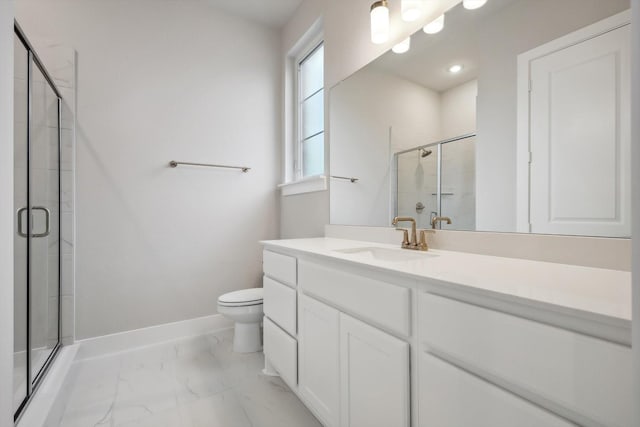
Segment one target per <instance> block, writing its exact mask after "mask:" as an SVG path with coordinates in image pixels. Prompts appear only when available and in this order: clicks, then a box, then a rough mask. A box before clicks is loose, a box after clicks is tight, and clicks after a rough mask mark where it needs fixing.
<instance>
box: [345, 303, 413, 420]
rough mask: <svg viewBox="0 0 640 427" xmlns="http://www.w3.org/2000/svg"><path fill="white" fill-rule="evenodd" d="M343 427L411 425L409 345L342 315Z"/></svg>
mask: <svg viewBox="0 0 640 427" xmlns="http://www.w3.org/2000/svg"><path fill="white" fill-rule="evenodd" d="M340 369H341V375H340V396H341V411H340V413H341V415H340V419H341V424H340V425H341V426H342V427H389V426H394V427H408V426H409V423H410V420H409V413H410V411H409V404H410V402H409V399H410V397H409V344H407V343H406V342H404V341H401V340H399V339H397V338H395V337H392V336H391V335H389V334H387V333H385V332H382V331H380V330H379V329H376V328H374V327H372V326H369V325H367V324H366V323H363V322H361V321H359V320H356V319H354V318H352V317H350V316H347V315H346V314H340Z"/></svg>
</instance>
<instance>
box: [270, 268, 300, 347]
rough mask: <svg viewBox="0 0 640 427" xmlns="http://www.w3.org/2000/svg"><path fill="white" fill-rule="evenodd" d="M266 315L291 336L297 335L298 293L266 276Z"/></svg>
mask: <svg viewBox="0 0 640 427" xmlns="http://www.w3.org/2000/svg"><path fill="white" fill-rule="evenodd" d="M262 285H263V288H264V314H265V315H266V316H268V317H269V319H271V320H273V321H274V322H275V323H276V324H277V325H278V326H280V327H281V328H282V329H284V330H285V331H287V332H288V333H289V334H290V335H293V336H295V335H296V291H295V289H291V288H290V287H288V286H285V285H283V284H282V283H279V282H276V281H275V280H273V279H270V278H268V277H267V276H264V278H263V280H262Z"/></svg>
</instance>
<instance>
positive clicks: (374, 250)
mask: <svg viewBox="0 0 640 427" xmlns="http://www.w3.org/2000/svg"><path fill="white" fill-rule="evenodd" d="M263 244H264V247H265V249H264V313H265V318H264V353H265V359H266V365H267V366H266V371H267V372H268V371H270V370H275V372H277V373H278V374H279V375H280V376H281V377H282V379H283V380H284V381H285V382H286V383H287V384H288V385H289V387H290V388H291V389H292V390H293V391H294V392H295V393H296V394H297V395H298V396H299V397H300V399H301V400H302V401H303V402H304V403H305V405H307V407H308V408H309V409H310V410H311V411H312V412H313V413H314V414H315V415H316V416H317V417H318V419H319V420H320V421H321V422H322V423H323V424H324V425H326V426H328V427H337V426H341V427H376V426H380V427H390V426H393V427H405V426H421V427H422V426H424V427H427V426H437V427H453V426H473V427H515V426H517V427H523V426H531V427H543V426H544V427H546V426H575V425H580V426H593V427H596V426H612V427H613V426H616V427H631V426H632V421H631V412H632V404H633V402H632V401H631V396H632V393H631V388H632V383H631V377H630V375H629V373H630V371H631V363H632V359H631V357H632V356H631V348H630V341H631V332H630V331H631V307H630V301H631V283H630V282H631V278H630V273H628V272H623V271H616V270H606V269H597V268H590V267H580V266H572V265H564V264H554V263H546V262H538V261H529V260H521V259H512V258H501V257H493V256H485V255H475V254H468V253H462V252H450V251H440V250H433V251H428V252H423V253H420V252H418V251H409V250H403V249H399V248H398V247H397V246H394V245H385V244H377V243H370V242H361V241H352V240H342V239H333V238H317V239H295V240H279V241H266V242H263Z"/></svg>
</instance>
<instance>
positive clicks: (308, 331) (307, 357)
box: [298, 295, 340, 427]
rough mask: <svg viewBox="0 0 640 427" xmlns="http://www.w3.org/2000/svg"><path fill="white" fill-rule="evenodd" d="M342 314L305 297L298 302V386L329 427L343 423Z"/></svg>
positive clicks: (308, 404) (302, 296) (315, 411)
mask: <svg viewBox="0 0 640 427" xmlns="http://www.w3.org/2000/svg"><path fill="white" fill-rule="evenodd" d="M339 322H340V313H339V312H338V310H336V309H334V308H332V307H329V306H328V305H326V304H322V303H320V302H318V301H316V300H314V299H313V298H309V297H306V296H304V295H300V296H299V300H298V367H299V370H298V387H299V391H300V394H301V395H302V396H303V398H304V400H305V403H306V404H307V406H309V407H310V409H311V410H312V411H313V412H314V414H315V415H316V416H317V417H318V418H320V420H321V421H322V423H323V424H324V425H325V426H327V427H337V426H338V423H339V420H340V413H339V411H340V406H339V405H340V377H339V376H340V353H339V345H340V326H339V325H340V323H339Z"/></svg>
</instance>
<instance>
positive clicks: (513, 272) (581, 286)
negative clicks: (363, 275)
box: [261, 238, 631, 322]
mask: <svg viewBox="0 0 640 427" xmlns="http://www.w3.org/2000/svg"><path fill="white" fill-rule="evenodd" d="M261 243H263V244H264V245H265V246H266V247H267V248H273V249H276V250H278V249H280V250H281V251H285V252H291V251H293V252H299V253H305V254H312V255H319V256H322V257H329V258H334V259H339V260H344V261H349V262H351V263H354V264H358V265H363V266H373V267H376V268H381V269H384V270H388V271H390V272H398V273H401V274H402V275H404V276H411V277H413V278H416V279H420V278H424V279H434V280H437V281H439V282H446V283H452V284H456V285H461V286H466V287H470V288H474V289H478V290H484V291H489V292H493V293H498V294H502V295H506V296H509V297H515V298H518V299H523V300H527V301H534V302H540V303H545V304H551V305H553V306H558V307H562V308H568V309H572V310H579V311H583V312H587V313H596V314H599V315H602V316H606V317H610V318H614V319H619V320H624V321H629V322H630V321H631V273H630V272H627V271H618V270H607V269H602V268H591V267H582V266H575V265H568V264H555V263H550V262H540V261H530V260H524V259H517V258H505V257H496V256H487V255H477V254H471V253H464V252H452V251H442V250H437V249H434V250H429V251H428V252H422V254H426V255H428V256H425V257H424V258H418V259H409V260H394V261H387V260H379V259H373V258H367V257H366V256H362V255H361V254H349V253H342V252H338V251H340V250H344V249H350V248H365V247H366V248H370V247H371V248H373V247H377V248H387V249H397V250H398V251H403V252H404V251H406V252H411V253H419V252H418V251H409V250H406V249H400V248H399V246H398V245H386V244H380V243H372V242H363V241H357V240H343V239H335V238H312V239H290V240H268V241H263V242H261ZM433 255H436V256H433ZM413 258H416V257H413Z"/></svg>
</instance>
